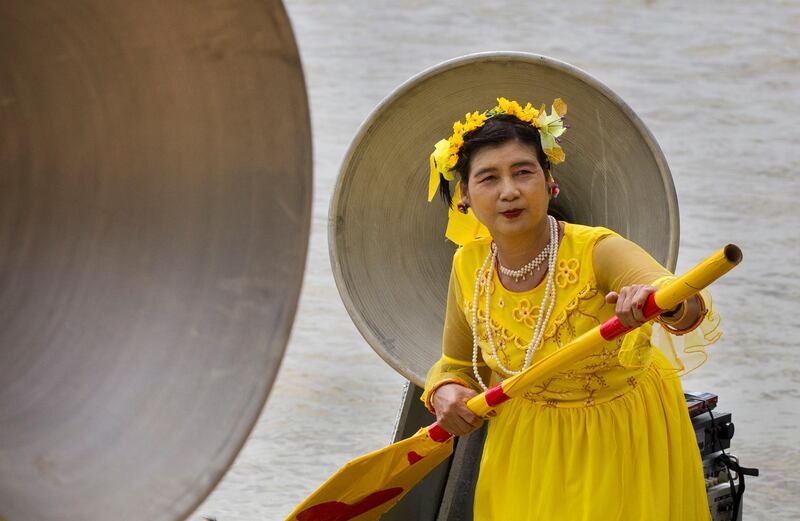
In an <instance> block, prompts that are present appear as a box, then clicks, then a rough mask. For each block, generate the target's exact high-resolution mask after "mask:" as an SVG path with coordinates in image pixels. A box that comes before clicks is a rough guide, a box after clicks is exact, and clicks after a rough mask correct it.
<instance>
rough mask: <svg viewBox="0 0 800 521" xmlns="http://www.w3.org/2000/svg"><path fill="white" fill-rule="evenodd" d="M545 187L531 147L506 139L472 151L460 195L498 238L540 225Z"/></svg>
mask: <svg viewBox="0 0 800 521" xmlns="http://www.w3.org/2000/svg"><path fill="white" fill-rule="evenodd" d="M548 190H549V187H548V185H547V180H546V178H545V173H544V170H543V169H542V166H541V165H540V164H539V161H538V160H537V159H536V152H535V150H534V149H533V147H531V146H530V145H526V144H524V143H520V142H518V141H508V142H506V143H503V144H501V145H497V146H491V147H485V148H481V149H479V150H478V151H477V152H475V154H474V155H473V156H472V158H471V161H470V171H469V177H468V183H467V189H466V190H464V193H463V195H462V198H463V199H464V202H465V203H466V204H468V205H469V206H471V207H472V210H473V211H474V212H475V216H476V217H477V218H478V220H479V221H481V222H482V223H483V224H484V225H485V226H486V227H487V228H488V229H489V232H490V233H491V234H492V236H493V237H495V239H497V238H498V237H499V236H507V237H513V236H515V235H522V234H527V233H531V232H535V231H536V230H538V229H540V226H541V223H542V222H543V221H544V220H545V219H546V218H547V205H548V202H549V191H548Z"/></svg>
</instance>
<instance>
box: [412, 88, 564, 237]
mask: <svg viewBox="0 0 800 521" xmlns="http://www.w3.org/2000/svg"><path fill="white" fill-rule="evenodd" d="M566 113H567V104H566V103H564V102H563V101H562V100H561V98H556V99H555V100H554V101H553V105H552V110H551V111H550V114H549V115H548V114H547V111H546V110H545V106H544V105H542V107H541V108H540V109H539V110H536V109H535V108H533V106H532V105H531V104H530V103H528V104H526V105H525V107H524V108H523V107H522V106H520V104H519V103H517V102H516V101H509V100H507V99H506V98H497V105H496V106H495V107H494V108H492V109H489V110H487V111H484V112H477V111H476V112H473V113H471V114H470V113H469V112H468V113H467V114H466V116H465V118H464V121H463V122H462V121H456V122H455V123H453V135H451V136H450V137H449V138H447V139H442V140H440V141H439V142H437V143H436V145H435V147H434V150H433V152H432V153H431V157H430V167H431V173H430V177H429V179H428V202H430V201H431V200H432V199H433V196H434V195H436V191H437V189H438V188H439V183H440V182H441V179H442V178H444V179H445V180H446V181H453V180H454V179H455V176H454V175H453V168H454V167H455V166H456V163H457V162H458V152H459V151H460V150H461V147H462V146H463V145H464V134H466V133H468V132H472V131H473V130H475V129H478V128H481V127H482V126H483V125H484V124H486V121H487V120H489V119H491V118H493V117H495V116H498V115H500V114H508V115H511V116H515V117H516V118H517V119H519V120H521V121H524V122H525V123H529V124H530V125H531V126H532V127H534V128H535V129H537V130H538V131H539V136H540V138H541V142H542V149H543V150H544V153H545V155H546V156H547V158H548V159H549V160H550V163H552V164H554V165H557V164H559V163H561V162H562V161H564V151H563V150H562V149H561V146H560V142H561V140H560V139H559V138H560V137H561V135H562V134H563V133H564V132H565V131H566V129H568V128H569V125H566V124H565V123H564V118H565V115H566ZM460 184H461V183H460V182H459V183H456V187H455V194H454V196H453V199H460V198H461V186H460ZM445 235H446V236H447V238H448V239H450V240H451V241H453V242H455V243H456V244H460V245H464V244H466V243H467V242H469V241H471V240H475V239H480V238H482V237H488V236H489V231H488V230H487V229H486V227H485V226H483V224H481V223H480V221H478V219H477V218H476V217H475V214H473V213H472V210H468V211H467V213H466V214H462V213H460V212H456V211H455V210H453V209H452V208H450V209H449V220H448V223H447V232H446V233H445Z"/></svg>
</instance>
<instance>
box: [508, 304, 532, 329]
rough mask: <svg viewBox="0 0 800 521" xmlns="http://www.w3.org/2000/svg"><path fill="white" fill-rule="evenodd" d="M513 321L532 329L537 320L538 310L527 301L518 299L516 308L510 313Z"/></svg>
mask: <svg viewBox="0 0 800 521" xmlns="http://www.w3.org/2000/svg"><path fill="white" fill-rule="evenodd" d="M511 315H512V316H513V317H514V320H516V321H517V322H519V323H521V324H525V325H526V326H528V327H533V325H534V323H535V321H536V319H537V318H539V308H538V307H536V306H533V305H532V304H531V303H530V301H529V300H528V299H525V298H523V299H520V301H519V302H518V303H517V307H515V308H514V310H513V311H512V312H511Z"/></svg>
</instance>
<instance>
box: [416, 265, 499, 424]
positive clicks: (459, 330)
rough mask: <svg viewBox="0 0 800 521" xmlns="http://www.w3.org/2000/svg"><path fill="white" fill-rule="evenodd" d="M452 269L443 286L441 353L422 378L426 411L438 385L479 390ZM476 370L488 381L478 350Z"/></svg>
mask: <svg viewBox="0 0 800 521" xmlns="http://www.w3.org/2000/svg"><path fill="white" fill-rule="evenodd" d="M457 277H458V276H457V275H456V273H455V269H453V270H452V271H451V272H450V283H449V285H448V289H447V311H446V312H445V318H444V331H443V333H442V356H441V358H439V360H438V361H437V362H436V363H435V364H434V365H433V367H431V369H430V370H429V371H428V376H427V378H426V379H425V390H424V392H423V393H422V398H421V399H422V401H423V402H424V403H425V407H427V408H428V410H429V411H431V412H434V410H433V406H432V404H431V395H432V394H433V393H434V391H436V389H438V388H439V387H441V386H443V385H445V384H448V383H457V384H460V385H463V386H464V387H470V388H472V389H474V390H476V391H478V392H480V391H482V389H481V387H480V385H479V384H478V381H477V380H476V379H475V374H474V373H473V370H472V328H471V327H470V325H469V323H468V322H467V318H466V316H465V315H464V312H463V311H462V309H463V306H464V304H463V303H464V298H463V296H462V294H461V286H460V284H459V283H458V279H457ZM478 371H479V372H480V375H481V378H483V381H484V382H488V380H489V374H490V373H491V370H490V369H489V368H488V367H487V366H486V364H485V363H484V362H483V359H482V357H481V354H480V351H479V352H478Z"/></svg>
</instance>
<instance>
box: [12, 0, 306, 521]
mask: <svg viewBox="0 0 800 521" xmlns="http://www.w3.org/2000/svg"><path fill="white" fill-rule="evenodd" d="M0 136H2V137H0V519H1V520H3V521H52V520H60V521H78V520H80V521H94V520H96V521H108V520H112V519H115V520H122V519H142V520H145V519H146V520H148V521H151V520H152V521H173V520H178V519H184V518H185V517H186V516H188V515H189V514H190V513H191V512H192V511H193V510H194V508H195V507H196V505H197V504H199V502H200V501H201V500H202V499H203V498H204V497H205V496H206V495H207V494H208V492H209V491H210V490H211V489H212V488H213V486H214V485H215V484H216V483H217V481H218V480H219V479H220V477H221V476H222V475H223V473H224V472H225V470H226V469H227V468H228V466H229V465H230V463H231V462H232V461H233V458H234V457H235V456H236V454H237V452H238V451H239V449H240V447H241V446H242V444H243V443H244V440H245V438H246V437H247V435H248V434H249V432H250V430H251V428H252V426H253V424H254V423H255V420H256V418H257V416H258V414H259V412H260V411H261V409H262V406H263V404H264V401H265V399H266V397H267V394H268V392H269V390H270V387H271V385H272V382H273V380H274V377H275V374H276V371H277V369H278V366H279V363H280V360H281V358H282V356H283V351H284V348H285V345H286V341H287V338H288V335H289V330H290V327H291V324H292V321H293V318H294V313H295V308H296V305H297V298H298V294H299V291H300V285H301V279H302V273H303V267H304V263H305V254H306V248H307V240H308V232H309V223H310V206H311V137H310V122H309V114H308V104H307V99H306V93H305V86H304V81H303V75H302V68H301V66H300V60H299V56H298V52H297V48H296V45H295V42H294V38H293V35H292V31H291V28H290V25H289V21H288V19H287V16H286V13H285V11H284V9H283V6H282V4H281V2H280V1H278V0H231V1H227V2H215V1H211V0H170V1H167V2H164V1H160V0H141V1H134V2H131V1H129V0H76V1H72V2H67V3H62V2H56V1H52V0H18V1H13V0H10V1H4V2H2V3H1V4H0Z"/></svg>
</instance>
